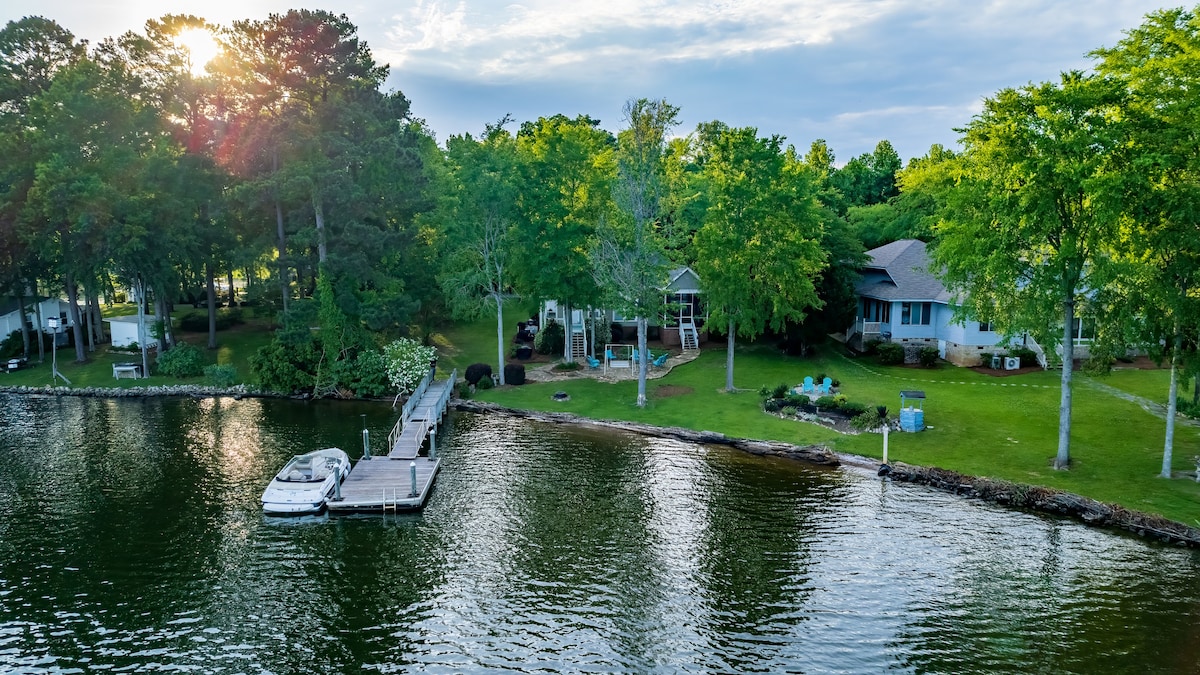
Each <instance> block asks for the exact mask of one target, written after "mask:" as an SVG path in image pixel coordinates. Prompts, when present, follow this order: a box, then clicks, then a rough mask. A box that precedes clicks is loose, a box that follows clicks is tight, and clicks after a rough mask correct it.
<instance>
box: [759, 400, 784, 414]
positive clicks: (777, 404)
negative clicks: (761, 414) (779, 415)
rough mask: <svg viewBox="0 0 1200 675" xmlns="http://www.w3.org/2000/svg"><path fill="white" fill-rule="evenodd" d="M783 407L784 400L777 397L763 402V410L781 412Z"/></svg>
mask: <svg viewBox="0 0 1200 675" xmlns="http://www.w3.org/2000/svg"><path fill="white" fill-rule="evenodd" d="M781 408H783V401H781V400H779V399H777V398H769V399H767V400H766V401H764V402H763V410H766V411H767V412H779V410H780V409H781Z"/></svg>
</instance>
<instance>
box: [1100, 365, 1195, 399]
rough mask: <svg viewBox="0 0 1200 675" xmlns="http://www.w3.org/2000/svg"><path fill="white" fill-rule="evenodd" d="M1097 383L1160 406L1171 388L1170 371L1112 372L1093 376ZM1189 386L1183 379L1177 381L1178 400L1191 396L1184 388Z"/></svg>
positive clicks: (1165, 369) (1188, 390)
mask: <svg viewBox="0 0 1200 675" xmlns="http://www.w3.org/2000/svg"><path fill="white" fill-rule="evenodd" d="M1094 379H1095V380H1096V381H1097V382H1101V383H1103V384H1107V385H1108V386H1110V387H1116V388H1117V389H1120V390H1121V391H1124V392H1127V393H1130V394H1133V395H1134V396H1141V397H1142V398H1144V399H1147V400H1150V401H1153V402H1154V403H1158V404H1160V405H1166V404H1167V392H1168V391H1169V390H1170V387H1171V370H1170V369H1169V368H1162V369H1159V370H1133V369H1130V370H1114V371H1112V372H1111V373H1109V374H1107V375H1097V376H1094ZM1188 384H1190V383H1189V382H1187V381H1186V380H1184V379H1183V378H1180V381H1179V387H1180V392H1179V398H1183V397H1187V396H1190V395H1191V389H1190V388H1185V386H1186V385H1188Z"/></svg>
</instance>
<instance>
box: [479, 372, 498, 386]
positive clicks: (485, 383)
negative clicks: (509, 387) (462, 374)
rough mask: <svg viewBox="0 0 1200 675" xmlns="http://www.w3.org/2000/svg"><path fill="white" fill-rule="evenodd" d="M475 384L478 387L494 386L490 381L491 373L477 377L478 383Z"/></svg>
mask: <svg viewBox="0 0 1200 675" xmlns="http://www.w3.org/2000/svg"><path fill="white" fill-rule="evenodd" d="M475 386H477V387H479V388H480V389H491V388H492V387H494V386H496V383H495V382H492V376H491V374H488V375H487V376H485V377H481V378H479V384H477V385H475Z"/></svg>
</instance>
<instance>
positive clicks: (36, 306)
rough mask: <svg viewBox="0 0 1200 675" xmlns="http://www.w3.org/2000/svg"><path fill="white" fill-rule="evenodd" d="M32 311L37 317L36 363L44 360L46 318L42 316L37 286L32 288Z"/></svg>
mask: <svg viewBox="0 0 1200 675" xmlns="http://www.w3.org/2000/svg"><path fill="white" fill-rule="evenodd" d="M33 313H34V315H35V316H36V317H37V338H38V341H37V343H38V363H39V364H40V363H45V362H46V320H45V319H44V318H42V303H41V301H40V300H38V294H37V286H34V289H33Z"/></svg>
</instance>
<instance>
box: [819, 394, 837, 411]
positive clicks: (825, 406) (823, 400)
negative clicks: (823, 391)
mask: <svg viewBox="0 0 1200 675" xmlns="http://www.w3.org/2000/svg"><path fill="white" fill-rule="evenodd" d="M815 405H816V406H817V408H819V409H821V410H837V409H838V401H837V399H836V398H834V397H832V396H822V397H820V398H818V399H817V400H816V402H815Z"/></svg>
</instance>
